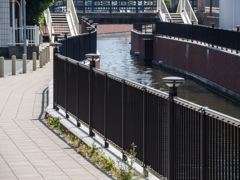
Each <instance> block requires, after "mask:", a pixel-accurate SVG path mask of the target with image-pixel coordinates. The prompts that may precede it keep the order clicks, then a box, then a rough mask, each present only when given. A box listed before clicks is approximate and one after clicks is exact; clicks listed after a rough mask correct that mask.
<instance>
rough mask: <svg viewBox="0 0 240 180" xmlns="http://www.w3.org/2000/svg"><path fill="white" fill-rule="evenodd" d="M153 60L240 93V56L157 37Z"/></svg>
mask: <svg viewBox="0 0 240 180" xmlns="http://www.w3.org/2000/svg"><path fill="white" fill-rule="evenodd" d="M153 59H154V60H156V61H163V63H164V64H167V65H170V66H173V67H176V68H180V69H183V70H186V71H189V72H192V73H195V74H197V75H199V76H201V77H203V78H206V79H208V80H210V81H212V82H214V83H216V84H218V85H221V86H223V87H225V88H227V89H230V90H232V91H233V92H236V93H239V94H240V70H239V69H240V56H238V55H235V54H231V53H226V52H224V51H220V50H217V49H214V48H211V47H206V46H201V45H198V44H192V43H189V42H182V41H177V40H173V39H171V40H170V39H166V38H162V37H154V45H153Z"/></svg>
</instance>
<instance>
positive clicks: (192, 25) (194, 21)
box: [192, 21, 195, 42]
mask: <svg viewBox="0 0 240 180" xmlns="http://www.w3.org/2000/svg"><path fill="white" fill-rule="evenodd" d="M194 22H195V21H192V42H193V24H194Z"/></svg>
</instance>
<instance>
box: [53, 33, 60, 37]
mask: <svg viewBox="0 0 240 180" xmlns="http://www.w3.org/2000/svg"><path fill="white" fill-rule="evenodd" d="M52 35H53V36H54V37H58V36H60V33H52Z"/></svg>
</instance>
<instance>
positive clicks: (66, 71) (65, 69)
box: [64, 58, 69, 118]
mask: <svg viewBox="0 0 240 180" xmlns="http://www.w3.org/2000/svg"><path fill="white" fill-rule="evenodd" d="M64 80H65V107H64V108H65V117H66V118H69V115H68V113H67V112H68V106H67V104H68V99H67V94H68V58H66V59H65V63H64Z"/></svg>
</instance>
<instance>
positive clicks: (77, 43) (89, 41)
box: [59, 29, 97, 61]
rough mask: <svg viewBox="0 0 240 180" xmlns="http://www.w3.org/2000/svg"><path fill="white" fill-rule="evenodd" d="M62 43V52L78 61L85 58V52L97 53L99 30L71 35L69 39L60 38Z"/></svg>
mask: <svg viewBox="0 0 240 180" xmlns="http://www.w3.org/2000/svg"><path fill="white" fill-rule="evenodd" d="M59 42H60V43H62V46H61V47H60V54H61V55H63V56H66V57H70V58H72V59H75V60H77V61H82V60H84V59H85V54H88V53H96V51H97V31H96V29H94V30H93V31H89V32H88V33H84V34H80V35H78V36H71V37H68V38H67V39H65V38H64V39H62V40H59Z"/></svg>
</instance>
